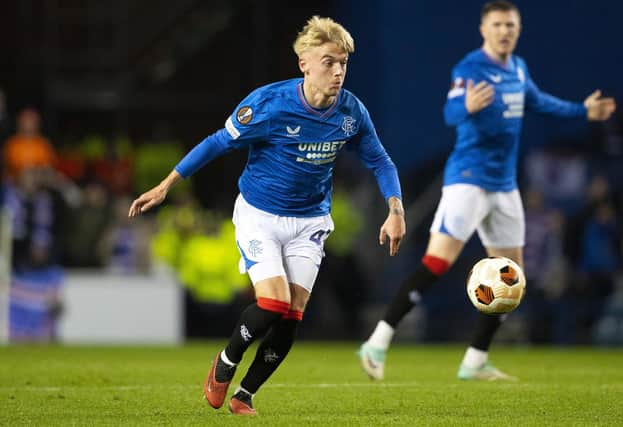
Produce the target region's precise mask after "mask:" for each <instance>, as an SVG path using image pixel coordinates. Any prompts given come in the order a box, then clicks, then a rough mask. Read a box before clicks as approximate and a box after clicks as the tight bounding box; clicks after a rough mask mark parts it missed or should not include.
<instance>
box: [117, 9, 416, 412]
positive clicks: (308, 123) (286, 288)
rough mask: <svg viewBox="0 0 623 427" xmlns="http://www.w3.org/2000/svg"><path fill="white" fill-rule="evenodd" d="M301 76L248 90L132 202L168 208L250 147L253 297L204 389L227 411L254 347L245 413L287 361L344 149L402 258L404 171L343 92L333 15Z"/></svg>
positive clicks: (299, 48) (346, 49) (244, 243)
mask: <svg viewBox="0 0 623 427" xmlns="http://www.w3.org/2000/svg"><path fill="white" fill-rule="evenodd" d="M293 47H294V51H295V52H296V54H297V55H298V65H299V69H300V71H301V72H302V73H303V78H296V79H291V80H286V81H281V82H277V83H273V84H269V85H267V86H263V87H260V88H258V89H256V90H254V91H253V92H251V94H250V95H249V96H247V97H246V98H245V99H244V100H243V101H242V102H241V103H240V104H239V105H238V107H237V108H236V109H235V110H234V112H233V114H232V115H231V116H229V117H228V118H227V120H226V122H225V126H224V128H223V129H221V130H219V131H217V132H215V133H214V134H212V135H210V136H208V137H207V138H206V139H205V140H203V141H202V142H200V143H199V144H198V145H197V146H195V147H194V148H193V149H192V150H191V151H190V152H189V153H188V154H187V155H186V156H185V157H184V158H183V159H182V160H181V161H180V162H179V163H178V165H177V166H176V167H175V169H174V170H173V171H172V172H171V173H170V174H169V176H168V177H166V178H165V179H164V180H163V181H162V182H161V183H160V184H159V185H157V186H156V187H154V188H153V189H151V190H149V191H148V192H146V193H144V194H142V195H141V196H140V197H139V198H137V199H136V200H135V201H134V203H132V206H131V207H130V212H129V215H130V216H131V217H133V216H136V215H139V214H140V213H142V212H145V211H146V210H148V209H150V208H152V207H154V206H156V205H158V204H159V203H161V202H162V201H163V200H164V198H165V196H166V194H167V192H168V190H169V189H170V188H171V186H172V185H174V184H175V183H176V182H178V181H180V180H181V179H183V178H186V177H188V176H190V175H192V174H193V173H194V172H196V171H197V170H198V169H199V168H201V167H202V166H204V165H205V164H206V163H208V162H209V161H211V160H213V159H214V158H216V157H218V156H219V155H221V154H223V153H225V152H227V151H230V150H234V149H247V150H248V152H249V156H248V161H247V164H246V166H245V168H244V171H243V172H242V175H241V176H240V179H239V181H238V187H239V190H240V194H239V195H238V198H237V200H236V203H235V206H234V213H233V219H232V220H233V222H234V224H235V226H236V244H237V246H238V248H239V250H240V254H241V262H240V267H241V271H246V272H247V274H248V275H249V277H250V278H251V281H252V282H253V286H254V288H255V296H256V302H254V303H253V304H251V305H250V306H249V307H247V308H246V309H245V310H244V312H243V313H242V314H241V316H240V319H239V321H238V324H237V326H236V328H235V329H234V331H233V333H232V336H231V338H230V340H229V342H228V344H227V346H226V347H225V348H224V349H223V350H222V351H219V352H218V353H217V354H216V355H215V357H214V361H213V363H212V367H211V369H210V371H209V373H208V376H207V378H206V381H205V385H204V393H205V397H206V399H207V401H208V403H209V404H210V405H211V406H212V407H214V408H220V407H221V406H222V405H223V403H224V401H225V398H226V394H227V390H228V387H229V384H230V383H231V381H232V380H233V378H234V373H235V372H236V368H237V366H238V364H239V363H240V361H241V360H242V356H243V354H244V352H245V351H246V350H247V348H248V347H249V346H250V345H251V343H253V342H254V341H256V340H260V344H259V347H258V350H257V353H256V355H255V359H254V360H253V362H252V363H251V366H250V367H249V369H248V371H247V372H246V374H245V376H244V377H243V378H242V380H241V382H240V386H239V387H238V389H237V390H236V391H235V393H234V395H233V396H232V397H231V399H230V401H229V409H230V411H231V412H232V413H234V414H236V415H254V414H255V413H256V411H255V409H254V407H253V396H254V395H255V393H257V391H258V390H259V388H260V386H261V385H262V384H263V383H264V382H265V381H266V380H267V379H268V378H269V377H270V376H271V374H272V373H273V372H274V371H275V370H276V369H277V367H278V366H279V364H280V363H282V361H283V360H284V359H285V357H286V356H287V354H288V352H289V350H290V348H291V347H292V344H293V342H294V338H295V332H296V329H297V326H298V324H299V323H300V321H301V320H302V318H303V313H304V311H305V306H306V304H307V301H308V300H309V296H310V294H311V292H312V289H313V286H314V282H315V280H316V276H317V274H318V268H319V267H320V264H321V262H322V257H323V244H324V241H325V239H326V238H327V237H328V236H329V235H330V234H331V232H332V231H333V221H332V220H331V215H330V214H329V212H330V207H331V191H332V173H333V167H334V165H335V159H336V158H337V156H338V154H339V153H340V151H342V150H344V149H350V150H354V151H356V152H357V154H358V155H359V157H360V159H361V161H362V162H363V164H364V165H365V166H366V167H367V168H369V169H371V170H372V171H373V173H374V175H375V177H376V179H377V183H378V186H379V189H380V191H381V193H382V195H383V198H384V199H385V200H386V202H387V204H388V210H389V212H388V216H387V219H386V220H385V222H384V223H383V225H382V226H381V229H380V232H379V242H380V243H381V244H384V243H385V242H386V241H389V253H390V255H392V256H393V255H395V254H396V253H397V252H398V249H399V247H400V242H401V239H402V238H403V236H404V234H405V222H404V211H403V208H402V202H401V198H402V196H401V191H400V183H399V181H398V174H397V172H396V167H395V166H394V163H393V162H392V161H391V159H390V158H389V156H388V155H387V153H386V152H385V149H384V148H383V146H382V145H381V142H380V141H379V138H378V136H377V134H376V131H375V129H374V125H373V124H372V121H371V119H370V116H369V114H368V111H367V110H366V108H365V106H364V105H363V104H362V103H361V101H359V100H358V99H357V98H356V97H355V96H354V95H353V94H352V93H350V92H349V91H347V90H346V89H343V88H342V85H343V84H344V79H345V77H346V69H347V63H348V57H349V55H350V54H351V53H352V52H353V51H354V42H353V39H352V37H351V35H350V34H349V33H348V31H346V30H345V29H344V27H342V26H341V25H340V24H338V23H336V22H334V21H333V20H331V19H330V18H319V17H317V16H315V17H313V18H311V19H310V20H309V21H308V22H307V25H306V26H305V27H304V28H303V30H302V31H301V32H300V33H299V34H298V37H297V38H296V41H295V42H294V46H293Z"/></svg>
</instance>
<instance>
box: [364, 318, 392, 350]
mask: <svg viewBox="0 0 623 427" xmlns="http://www.w3.org/2000/svg"><path fill="white" fill-rule="evenodd" d="M393 337H394V328H392V327H391V326H390V325H389V323H387V322H386V321H384V320H381V321H380V322H379V323H377V325H376V329H374V332H372V335H370V338H368V341H367V342H368V344H370V345H371V346H372V347H377V348H382V349H383V350H387V349H388V348H389V344H390V343H391V342H392V338H393Z"/></svg>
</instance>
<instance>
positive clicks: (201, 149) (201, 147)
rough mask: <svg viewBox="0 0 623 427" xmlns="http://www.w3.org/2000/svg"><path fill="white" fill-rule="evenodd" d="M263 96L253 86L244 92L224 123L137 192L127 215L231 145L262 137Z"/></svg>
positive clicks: (156, 202)
mask: <svg viewBox="0 0 623 427" xmlns="http://www.w3.org/2000/svg"><path fill="white" fill-rule="evenodd" d="M266 100H267V97H265V96H263V92H261V91H260V90H256V91H254V92H252V93H251V94H250V95H249V96H247V97H246V98H245V99H244V100H243V101H242V102H241V103H240V104H239V105H238V107H237V108H236V110H234V113H233V114H232V115H231V116H230V117H229V118H228V119H227V121H226V122H225V127H224V128H223V129H220V130H218V131H216V132H214V133H213V134H212V135H210V136H208V137H207V138H205V139H204V140H203V141H201V142H200V143H199V144H197V145H195V147H194V148H193V149H192V150H190V152H189V153H188V154H186V156H184V158H183V159H182V160H181V161H180V162H179V163H178V164H177V165H176V166H175V168H174V169H173V170H172V171H171V173H169V175H168V176H167V177H166V178H165V179H163V180H162V181H161V182H160V184H158V185H156V186H155V187H153V188H152V189H150V190H149V191H147V192H145V193H143V194H141V195H140V196H139V197H138V198H137V199H136V200H134V202H132V205H131V206H130V210H129V212H128V216H129V217H130V218H132V217H135V216H137V215H139V214H141V213H142V212H145V211H147V210H149V209H151V208H152V207H154V206H157V205H159V204H160V203H162V202H163V201H164V199H165V198H166V196H167V193H168V192H169V190H170V189H171V187H173V186H174V185H175V184H176V183H177V182H179V181H181V180H182V179H185V178H188V177H189V176H191V175H192V174H194V173H195V172H196V171H198V170H199V169H201V168H202V167H203V166H204V165H206V164H207V163H209V162H210V161H212V160H214V159H215V158H217V157H219V156H221V155H222V154H224V153H227V152H229V151H231V150H234V149H239V148H243V147H246V146H248V145H249V144H251V143H253V142H255V141H261V140H264V139H265V138H266V135H267V133H268V131H267V129H268V117H269V113H268V111H269V108H268V103H267V101H266Z"/></svg>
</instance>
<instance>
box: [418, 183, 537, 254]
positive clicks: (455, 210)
mask: <svg viewBox="0 0 623 427" xmlns="http://www.w3.org/2000/svg"><path fill="white" fill-rule="evenodd" d="M474 230H478V237H480V241H481V242H482V244H483V245H484V246H485V247H486V248H499V249H502V248H519V247H523V245H524V239H525V230H526V224H525V219H524V210H523V205H522V203H521V196H520V195H519V190H517V189H515V190H513V191H508V192H501V191H500V192H492V191H486V190H484V189H483V188H481V187H478V186H476V185H471V184H451V185H446V186H444V187H443V189H442V193H441V200H440V201H439V206H438V207H437V212H435V218H434V219H433V224H432V226H431V228H430V231H431V232H439V233H444V234H447V235H449V236H450V237H454V238H455V239H458V240H461V241H463V242H467V240H469V238H470V237H471V236H472V234H473V233H474Z"/></svg>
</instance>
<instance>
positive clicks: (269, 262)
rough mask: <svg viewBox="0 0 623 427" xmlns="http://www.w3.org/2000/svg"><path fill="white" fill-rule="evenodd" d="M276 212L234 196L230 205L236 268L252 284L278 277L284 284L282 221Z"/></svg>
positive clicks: (285, 280) (270, 280)
mask: <svg viewBox="0 0 623 427" xmlns="http://www.w3.org/2000/svg"><path fill="white" fill-rule="evenodd" d="M279 220H280V218H279V217H278V216H276V215H273V214H269V213H267V212H263V211H260V210H259V209H256V208H254V207H253V206H250V205H249V204H248V203H246V201H245V200H244V199H243V198H242V196H238V199H237V200H236V206H235V208H234V216H233V222H234V225H235V226H236V232H235V236H236V245H237V246H238V250H239V251H240V255H241V259H240V264H239V268H240V272H241V273H244V272H247V273H248V274H249V277H250V278H251V282H253V285H254V286H255V285H256V284H257V283H259V282H263V281H265V280H268V282H269V283H272V282H274V281H275V280H277V279H274V278H278V277H281V278H282V279H283V280H282V281H283V282H285V284H286V285H285V287H286V288H287V283H288V281H287V278H286V272H285V269H284V266H283V252H282V243H281V238H282V237H283V236H282V234H283V228H284V227H283V225H281V224H279Z"/></svg>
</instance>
